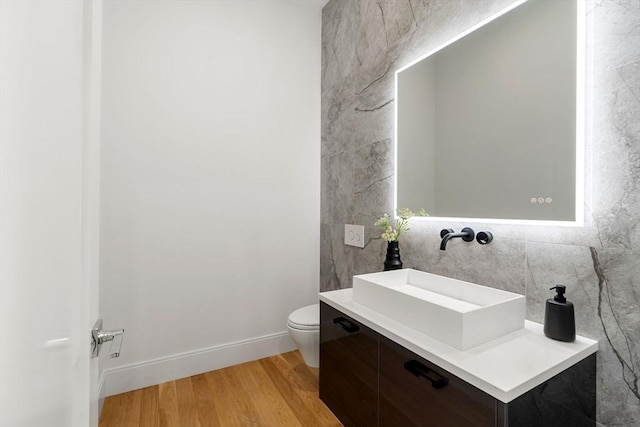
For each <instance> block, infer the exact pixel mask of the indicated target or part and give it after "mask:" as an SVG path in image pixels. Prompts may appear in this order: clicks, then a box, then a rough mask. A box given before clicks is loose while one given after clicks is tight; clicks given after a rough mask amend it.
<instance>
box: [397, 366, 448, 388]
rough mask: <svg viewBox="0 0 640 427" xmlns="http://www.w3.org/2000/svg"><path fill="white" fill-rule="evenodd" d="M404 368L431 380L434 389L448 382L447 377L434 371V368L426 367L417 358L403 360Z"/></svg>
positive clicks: (417, 375)
mask: <svg viewBox="0 0 640 427" xmlns="http://www.w3.org/2000/svg"><path fill="white" fill-rule="evenodd" d="M404 369H406V370H407V371H409V372H411V373H412V374H413V375H415V376H416V377H425V378H426V379H428V380H429V381H431V386H432V387H433V388H435V389H441V388H443V387H446V386H447V384H449V379H448V378H446V377H443V376H442V375H440V374H438V373H436V372H435V371H434V370H432V369H429V368H427V367H426V366H424V365H423V364H422V363H420V362H418V361H417V360H409V361H408V362H405V364H404Z"/></svg>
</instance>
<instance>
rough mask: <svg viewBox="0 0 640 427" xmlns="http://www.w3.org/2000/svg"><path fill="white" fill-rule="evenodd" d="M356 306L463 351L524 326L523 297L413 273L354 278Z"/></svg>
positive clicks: (454, 280) (394, 271)
mask: <svg viewBox="0 0 640 427" xmlns="http://www.w3.org/2000/svg"><path fill="white" fill-rule="evenodd" d="M353 301H354V302H356V303H358V304H362V305H364V306H366V307H368V308H370V309H372V310H375V311H377V312H379V313H380V314H383V315H385V316H387V317H389V318H391V319H394V320H396V321H398V322H400V323H403V324H404V325H406V326H409V327H410V328H413V329H416V330H418V331H420V332H422V333H424V334H426V335H429V336H431V337H433V338H435V339H438V340H440V341H442V342H444V343H446V344H449V345H450V346H452V347H455V348H457V349H459V350H466V349H469V348H471V347H474V346H476V345H479V344H483V343H485V342H487V341H491V340H493V339H496V338H499V337H501V336H503V335H506V334H508V333H510V332H513V331H516V330H518V329H522V328H523V327H524V315H525V298H524V296H523V295H519V294H514V293H512V292H507V291H502V290H499V289H494V288H489V287H487V286H481V285H476V284H474V283H469V282H464V281H462V280H456V279H450V278H448V277H443V276H438V275H437V274H430V273H425V272H423V271H418V270H412V269H401V270H392V271H385V272H382V273H371V274H361V275H358V276H353Z"/></svg>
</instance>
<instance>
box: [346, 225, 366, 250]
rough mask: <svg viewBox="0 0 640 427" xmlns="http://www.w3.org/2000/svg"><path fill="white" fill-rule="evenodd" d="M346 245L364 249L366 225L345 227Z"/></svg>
mask: <svg viewBox="0 0 640 427" xmlns="http://www.w3.org/2000/svg"><path fill="white" fill-rule="evenodd" d="M344 244H345V245H350V246H357V247H359V248H364V225H351V224H345V225H344Z"/></svg>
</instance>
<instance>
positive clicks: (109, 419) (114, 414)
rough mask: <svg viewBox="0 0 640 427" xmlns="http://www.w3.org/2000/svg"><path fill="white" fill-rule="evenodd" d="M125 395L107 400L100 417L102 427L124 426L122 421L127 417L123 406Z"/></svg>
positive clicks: (110, 397)
mask: <svg viewBox="0 0 640 427" xmlns="http://www.w3.org/2000/svg"><path fill="white" fill-rule="evenodd" d="M125 394H126V393H124V394H117V395H115V396H109V397H108V398H106V399H105V401H104V406H103V408H102V414H101V415H100V427H116V426H118V425H120V424H122V423H121V421H120V419H121V418H124V417H125V415H126V414H125V411H124V408H125V406H124V404H123V402H124V398H125Z"/></svg>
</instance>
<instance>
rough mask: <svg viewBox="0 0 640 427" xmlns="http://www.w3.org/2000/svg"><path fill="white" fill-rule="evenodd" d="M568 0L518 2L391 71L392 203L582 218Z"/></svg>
mask: <svg viewBox="0 0 640 427" xmlns="http://www.w3.org/2000/svg"><path fill="white" fill-rule="evenodd" d="M578 3H579V1H576V0H529V1H526V2H520V3H518V4H517V5H513V6H512V8H511V9H510V10H508V11H507V10H506V11H503V12H501V13H500V14H498V15H497V16H495V17H492V18H490V19H489V20H487V22H484V23H482V24H479V25H478V26H477V27H476V28H474V29H472V30H470V31H468V32H467V33H465V34H464V35H461V36H459V37H458V38H456V39H455V40H454V41H452V42H449V43H447V44H446V45H445V46H444V47H441V48H438V49H436V50H434V51H433V52H430V53H429V54H427V55H425V56H424V57H422V58H420V59H419V60H417V61H415V62H414V63H412V64H409V65H408V66H406V67H404V68H402V69H400V70H398V71H397V72H396V100H397V103H396V169H397V173H396V206H397V207H408V208H410V209H412V210H413V211H417V210H418V209H420V208H424V209H425V210H426V212H427V213H428V214H429V216H430V217H447V218H478V219H496V220H506V221H509V220H517V221H522V220H525V221H554V222H567V223H573V224H579V223H581V221H582V212H583V196H582V187H583V184H582V175H583V172H582V167H583V166H582V164H583V154H582V150H583V148H582V144H583V141H582V140H583V135H582V133H583V132H582V128H583V124H582V121H583V119H582V113H581V107H582V105H583V104H584V102H583V101H582V93H581V92H582V90H581V89H580V90H577V89H576V88H578V87H580V86H581V85H582V77H581V76H580V73H579V70H582V68H583V66H584V65H583V64H582V56H581V53H580V52H579V50H580V49H579V48H578V46H579V45H580V44H581V43H580V39H581V36H579V33H580V31H581V27H582V25H581V23H580V20H579V19H578V16H579V15H580V14H583V12H582V11H581V10H578V9H579V8H580V7H581V6H579V5H578ZM515 6H517V7H515Z"/></svg>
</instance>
